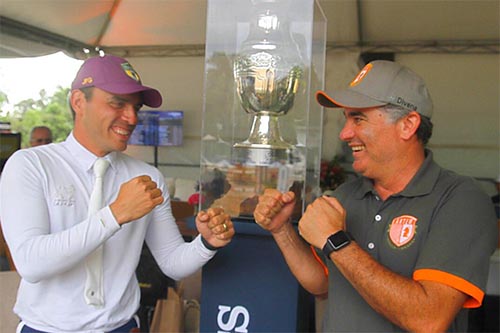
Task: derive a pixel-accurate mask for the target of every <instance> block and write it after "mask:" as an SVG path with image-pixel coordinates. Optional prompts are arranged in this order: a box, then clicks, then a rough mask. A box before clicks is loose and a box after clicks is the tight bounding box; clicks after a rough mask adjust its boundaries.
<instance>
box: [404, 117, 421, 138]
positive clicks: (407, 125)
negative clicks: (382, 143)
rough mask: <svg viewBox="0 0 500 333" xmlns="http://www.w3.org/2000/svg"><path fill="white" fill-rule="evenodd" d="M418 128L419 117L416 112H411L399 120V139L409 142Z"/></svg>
mask: <svg viewBox="0 0 500 333" xmlns="http://www.w3.org/2000/svg"><path fill="white" fill-rule="evenodd" d="M419 126H420V115H419V114H418V113H417V112H416V111H411V112H410V113H408V115H406V117H403V118H402V119H400V123H399V127H400V131H401V138H402V139H404V140H409V139H410V138H412V137H413V136H414V135H416V133H417V129H418V127H419Z"/></svg>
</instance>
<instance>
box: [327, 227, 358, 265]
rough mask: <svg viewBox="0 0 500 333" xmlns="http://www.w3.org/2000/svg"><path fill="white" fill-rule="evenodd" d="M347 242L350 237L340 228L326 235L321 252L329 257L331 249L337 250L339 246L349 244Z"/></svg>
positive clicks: (349, 240)
mask: <svg viewBox="0 0 500 333" xmlns="http://www.w3.org/2000/svg"><path fill="white" fill-rule="evenodd" d="M349 243H351V237H350V236H349V234H348V233H347V232H345V231H344V230H341V231H339V232H336V233H334V234H333V235H331V236H330V237H328V239H327V240H326V244H325V246H324V247H323V253H324V254H325V256H326V257H327V258H330V254H331V253H332V252H333V251H338V250H340V249H341V248H343V247H345V246H347V245H349Z"/></svg>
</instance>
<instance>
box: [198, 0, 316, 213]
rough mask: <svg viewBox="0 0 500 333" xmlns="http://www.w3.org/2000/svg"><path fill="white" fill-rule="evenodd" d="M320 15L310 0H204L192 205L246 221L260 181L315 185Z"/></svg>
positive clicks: (300, 200) (304, 189)
mask: <svg viewBox="0 0 500 333" xmlns="http://www.w3.org/2000/svg"><path fill="white" fill-rule="evenodd" d="M325 38H326V20H325V17H324V15H323V13H322V10H321V8H320V7H319V5H318V4H317V3H316V1H314V0H209V1H208V15H207V38H206V53H205V84H204V110H203V125H202V141H201V160H200V194H201V198H202V199H201V200H200V207H199V208H200V209H207V208H209V207H212V206H221V207H223V208H224V209H225V210H226V212H227V213H229V214H230V215H231V216H232V217H237V218H241V219H249V220H253V211H254V209H255V206H256V204H257V201H258V195H259V194H261V193H262V192H263V190H264V189H265V188H269V187H270V188H277V189H279V190H280V191H289V190H290V191H293V192H295V195H296V197H297V204H296V210H295V212H294V214H293V219H294V220H298V219H299V218H300V216H301V215H302V213H303V211H304V209H305V207H306V205H307V204H309V203H311V202H312V200H314V199H315V198H316V197H317V196H318V195H320V194H321V190H320V188H319V175H320V168H319V166H320V156H321V136H322V120H323V117H322V108H321V107H320V106H319V105H318V104H317V103H316V100H315V97H314V95H315V93H316V91H317V90H320V89H323V85H324V82H323V81H324V66H325V46H326V42H325Z"/></svg>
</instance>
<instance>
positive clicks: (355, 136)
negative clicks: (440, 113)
mask: <svg viewBox="0 0 500 333" xmlns="http://www.w3.org/2000/svg"><path fill="white" fill-rule="evenodd" d="M344 116H345V118H346V123H345V125H344V127H343V129H342V131H341V132H340V139H341V140H342V141H345V142H347V143H348V145H349V147H350V148H351V149H352V155H353V158H354V162H353V165H352V166H353V169H354V170H355V171H356V172H358V173H360V174H362V175H363V176H365V177H368V178H371V179H375V180H376V179H381V178H383V177H384V176H386V175H387V174H388V173H389V172H390V170H391V169H392V166H393V165H394V162H395V161H397V160H398V158H399V157H400V156H401V154H400V145H399V144H398V142H400V135H399V131H398V122H395V123H394V122H392V121H391V120H390V119H389V118H388V115H387V113H386V112H385V111H383V110H381V109H379V108H369V109H345V111H344Z"/></svg>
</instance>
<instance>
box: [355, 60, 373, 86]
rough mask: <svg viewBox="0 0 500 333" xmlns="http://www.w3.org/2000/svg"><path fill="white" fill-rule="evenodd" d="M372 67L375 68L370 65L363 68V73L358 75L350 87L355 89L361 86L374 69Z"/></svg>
mask: <svg viewBox="0 0 500 333" xmlns="http://www.w3.org/2000/svg"><path fill="white" fill-rule="evenodd" d="M372 67H373V65H372V64H368V65H366V66H365V67H363V69H362V70H361V72H359V73H358V75H357V76H356V77H355V78H354V80H352V82H351V83H350V84H349V86H351V87H354V86H356V85H358V84H360V83H361V81H362V80H363V79H364V78H365V76H366V74H368V72H369V71H370V70H371V69H372Z"/></svg>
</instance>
